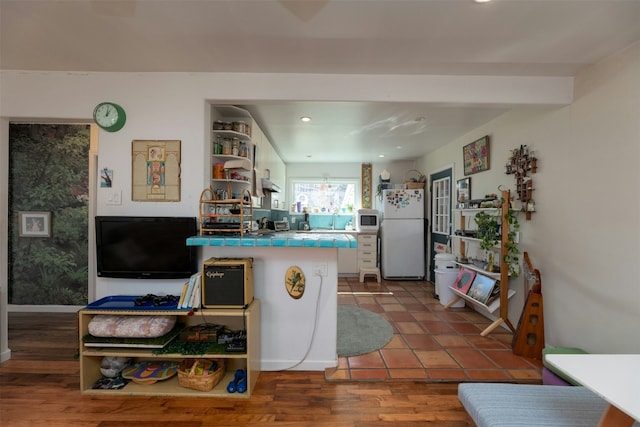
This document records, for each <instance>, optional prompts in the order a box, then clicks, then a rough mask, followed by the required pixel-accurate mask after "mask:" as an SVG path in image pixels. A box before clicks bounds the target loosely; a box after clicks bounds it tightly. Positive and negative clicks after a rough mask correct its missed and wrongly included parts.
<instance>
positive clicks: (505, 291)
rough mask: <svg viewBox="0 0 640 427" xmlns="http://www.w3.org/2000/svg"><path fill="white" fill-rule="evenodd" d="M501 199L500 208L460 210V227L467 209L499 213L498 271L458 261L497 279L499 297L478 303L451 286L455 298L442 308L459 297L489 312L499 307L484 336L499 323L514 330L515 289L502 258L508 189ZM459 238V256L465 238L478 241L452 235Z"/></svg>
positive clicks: (463, 254)
mask: <svg viewBox="0 0 640 427" xmlns="http://www.w3.org/2000/svg"><path fill="white" fill-rule="evenodd" d="M502 200H503V201H504V202H503V203H502V206H501V207H500V208H490V209H466V210H463V211H460V228H461V229H463V230H464V229H465V228H466V225H465V218H466V217H465V215H464V213H465V212H467V211H471V212H476V211H477V212H479V211H486V210H496V211H498V212H499V214H500V215H501V218H502V221H501V226H500V232H501V234H500V240H501V242H500V273H490V272H488V271H484V270H482V269H480V268H477V267H475V266H474V265H471V264H461V263H458V264H459V265H461V266H464V267H466V268H469V269H471V270H475V271H477V272H478V273H481V274H483V275H485V276H489V277H492V278H495V279H497V280H499V283H500V298H499V299H498V300H496V301H494V302H493V303H491V304H490V305H488V306H487V305H485V304H482V303H480V302H479V301H476V300H475V299H473V298H471V297H470V296H468V295H465V294H462V293H461V292H460V291H458V290H456V289H453V288H451V290H452V291H453V293H454V294H455V295H456V298H454V299H453V300H451V301H450V302H449V303H448V304H447V305H446V306H445V307H444V308H445V309H447V308H449V307H451V306H452V305H453V304H455V303H456V302H458V301H459V300H460V299H464V300H465V301H469V302H470V303H472V304H473V305H475V306H477V307H481V308H483V309H484V310H486V311H487V312H489V313H493V312H495V311H496V310H498V309H499V314H498V318H497V319H496V320H495V321H494V322H493V323H491V325H489V326H488V327H487V328H485V329H484V330H483V331H482V333H481V334H480V335H482V336H486V335H488V334H489V333H491V331H493V330H494V329H495V328H497V327H498V326H500V325H501V324H503V323H504V324H505V325H507V327H508V328H509V329H510V330H511V332H515V328H514V327H513V325H512V324H511V321H510V320H509V298H511V297H512V296H513V295H515V290H513V289H509V266H508V265H506V263H505V262H504V258H505V255H506V254H507V246H506V243H507V241H508V240H509V223H508V222H507V220H506V219H505V218H506V215H507V212H508V211H509V202H508V201H509V200H511V199H510V194H509V191H508V190H503V191H502ZM454 237H457V238H459V239H460V256H462V257H465V255H466V244H465V240H467V241H479V239H474V238H471V237H463V236H454Z"/></svg>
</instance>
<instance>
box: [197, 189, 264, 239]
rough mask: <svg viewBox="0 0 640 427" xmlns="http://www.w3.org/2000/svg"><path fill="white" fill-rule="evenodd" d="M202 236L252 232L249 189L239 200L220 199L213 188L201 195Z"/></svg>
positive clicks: (251, 207) (244, 191)
mask: <svg viewBox="0 0 640 427" xmlns="http://www.w3.org/2000/svg"><path fill="white" fill-rule="evenodd" d="M228 194H230V193H228ZM199 212H200V224H199V225H200V235H201V236H202V235H205V234H221V233H239V234H240V236H244V233H246V232H249V231H251V227H252V225H251V224H252V223H253V205H252V203H251V192H250V191H249V190H247V189H245V190H243V191H242V193H240V196H239V197H238V198H233V199H218V198H217V196H216V193H215V192H214V191H213V189H212V188H205V189H204V190H203V191H202V193H201V194H200V209H199Z"/></svg>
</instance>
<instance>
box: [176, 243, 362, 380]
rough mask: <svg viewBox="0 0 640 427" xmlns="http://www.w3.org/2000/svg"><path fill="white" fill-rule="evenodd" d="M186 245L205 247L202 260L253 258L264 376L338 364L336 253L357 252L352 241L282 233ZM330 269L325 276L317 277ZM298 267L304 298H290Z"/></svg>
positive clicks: (320, 369)
mask: <svg viewBox="0 0 640 427" xmlns="http://www.w3.org/2000/svg"><path fill="white" fill-rule="evenodd" d="M187 245H190V246H198V247H200V248H201V255H202V259H203V260H206V259H209V258H211V257H216V258H222V257H233V258H245V257H251V258H253V276H254V295H255V298H258V299H260V303H261V307H262V309H261V311H262V314H261V321H260V324H261V328H260V337H261V338H260V346H261V349H260V352H261V357H260V359H261V360H260V366H261V370H263V371H276V370H286V369H295V370H306V371H323V370H324V369H326V368H330V367H335V366H337V363H338V357H337V353H336V343H337V310H338V299H337V291H338V248H351V249H352V250H354V251H357V240H356V239H355V238H354V236H351V235H348V234H339V233H295V232H282V233H275V234H272V235H265V236H251V235H248V236H247V235H245V236H244V237H210V236H198V237H192V238H189V239H188V240H187ZM319 264H326V266H327V276H326V277H322V276H317V275H314V274H313V272H314V266H316V265H319ZM291 266H297V267H299V268H300V269H301V270H302V272H303V273H304V275H305V278H306V286H305V291H304V294H303V295H302V297H301V298H299V299H294V298H292V297H291V296H289V294H288V292H287V290H286V288H285V276H286V272H287V270H288V269H289V267H291Z"/></svg>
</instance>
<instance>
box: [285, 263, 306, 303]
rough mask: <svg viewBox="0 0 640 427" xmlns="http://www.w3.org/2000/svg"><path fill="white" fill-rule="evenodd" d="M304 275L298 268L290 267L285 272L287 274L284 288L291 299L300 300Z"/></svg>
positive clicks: (302, 292)
mask: <svg viewBox="0 0 640 427" xmlns="http://www.w3.org/2000/svg"><path fill="white" fill-rule="evenodd" d="M304 286H305V280H304V273H303V272H302V270H300V267H297V266H295V265H294V266H292V267H289V269H288V270H287V274H286V276H285V279H284V287H285V288H286V289H287V292H288V293H289V295H291V298H294V299H300V298H301V297H302V295H303V294H304Z"/></svg>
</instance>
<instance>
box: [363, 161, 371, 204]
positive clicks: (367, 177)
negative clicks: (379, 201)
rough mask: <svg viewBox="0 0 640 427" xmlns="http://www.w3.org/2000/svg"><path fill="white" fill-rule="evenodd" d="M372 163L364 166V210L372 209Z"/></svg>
mask: <svg viewBox="0 0 640 427" xmlns="http://www.w3.org/2000/svg"><path fill="white" fill-rule="evenodd" d="M371 185H372V184H371V163H363V164H362V208H363V209H371V208H372V207H373V206H372V205H371V203H372V200H371Z"/></svg>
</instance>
